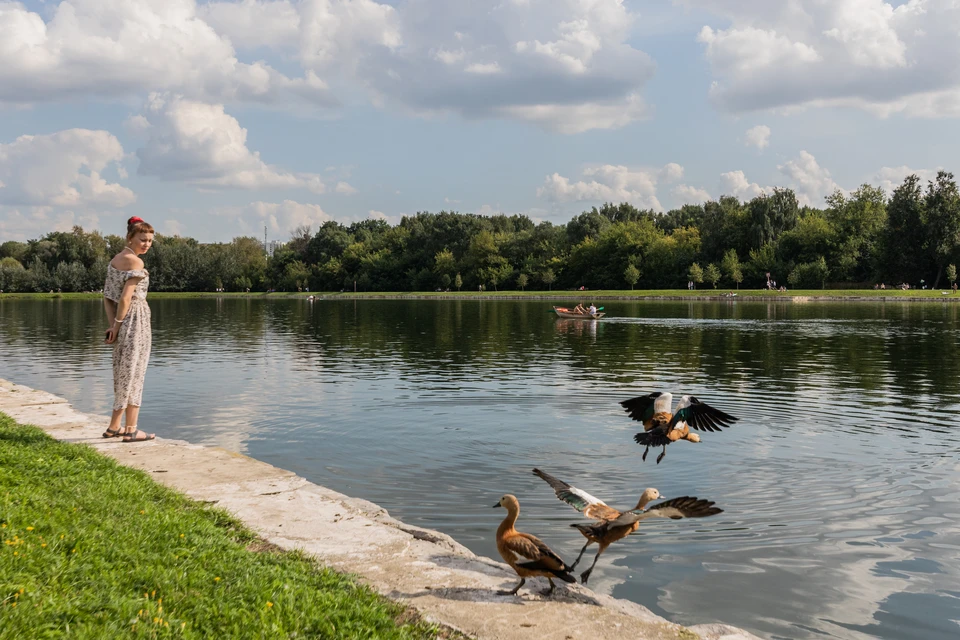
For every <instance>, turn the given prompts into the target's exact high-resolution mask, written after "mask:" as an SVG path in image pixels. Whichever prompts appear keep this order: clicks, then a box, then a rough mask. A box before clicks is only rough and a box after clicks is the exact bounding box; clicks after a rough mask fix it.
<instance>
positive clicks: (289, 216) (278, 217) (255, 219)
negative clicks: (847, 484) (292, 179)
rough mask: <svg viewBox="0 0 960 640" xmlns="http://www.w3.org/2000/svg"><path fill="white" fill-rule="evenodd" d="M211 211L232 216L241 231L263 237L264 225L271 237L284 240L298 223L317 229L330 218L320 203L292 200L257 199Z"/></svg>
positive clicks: (226, 216)
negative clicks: (265, 200) (246, 203)
mask: <svg viewBox="0 0 960 640" xmlns="http://www.w3.org/2000/svg"><path fill="white" fill-rule="evenodd" d="M213 213H214V215H217V216H221V217H225V218H230V219H232V220H233V221H234V223H235V224H236V225H237V228H238V230H239V231H240V232H241V233H244V234H248V235H254V236H256V237H261V236H262V234H263V227H264V226H266V227H267V230H268V231H269V233H270V236H271V238H273V239H274V240H276V239H281V240H286V239H287V238H288V237H289V236H290V234H291V233H292V232H293V231H294V230H295V229H296V228H297V227H300V226H309V227H310V228H311V229H313V230H314V231H316V230H317V229H318V228H319V227H320V225H322V224H323V223H324V222H327V221H328V220H332V219H333V217H332V216H330V215H328V214H327V213H326V212H325V211H324V210H323V208H322V207H321V206H320V205H317V204H309V203H302V202H297V201H295V200H283V201H282V202H263V201H260V200H258V201H255V202H251V203H250V204H248V205H245V206H240V207H220V208H218V209H216V210H214V211H213ZM234 235H237V234H234Z"/></svg>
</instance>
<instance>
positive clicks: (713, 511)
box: [608, 496, 723, 527]
mask: <svg viewBox="0 0 960 640" xmlns="http://www.w3.org/2000/svg"><path fill="white" fill-rule="evenodd" d="M715 504H716V503H715V502H711V501H710V500H701V499H700V498H696V497H690V496H684V497H682V498H673V499H672V500H667V501H666V502H661V503H660V504H655V505H653V506H652V507H650V508H649V509H647V510H645V511H643V510H639V509H634V510H633V511H627V512H625V513H624V514H623V515H621V516H620V517H619V518H617V519H616V520H611V521H610V522H609V523H608V524H609V526H611V527H621V526H626V525H631V524H633V523H634V522H640V521H641V520H646V519H647V518H670V519H671V520H680V519H681V518H706V517H707V516H715V515H717V514H718V513H723V509H720V508H719V507H715V506H713V505H715Z"/></svg>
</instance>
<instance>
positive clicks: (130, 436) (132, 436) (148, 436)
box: [123, 427, 157, 442]
mask: <svg viewBox="0 0 960 640" xmlns="http://www.w3.org/2000/svg"><path fill="white" fill-rule="evenodd" d="M140 436H143V437H140ZM156 437H157V436H156V435H155V434H152V433H147V432H146V431H140V430H139V429H137V428H136V427H134V428H133V431H130V432H128V433H125V434H123V441H124V442H145V441H147V440H153V439H154V438H156Z"/></svg>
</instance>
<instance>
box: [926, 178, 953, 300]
mask: <svg viewBox="0 0 960 640" xmlns="http://www.w3.org/2000/svg"><path fill="white" fill-rule="evenodd" d="M926 211H927V242H928V244H929V247H930V249H931V253H932V255H933V259H934V263H935V264H936V267H937V277H936V279H935V280H934V281H933V287H934V289H936V288H937V287H938V286H939V285H940V277H941V276H942V275H943V270H944V268H945V267H946V266H947V263H948V262H949V261H950V259H951V257H953V256H954V254H955V253H956V251H957V248H958V247H960V191H958V190H957V183H956V181H955V180H954V179H953V174H952V173H948V172H946V171H938V172H937V177H936V179H935V180H932V181H931V182H930V184H929V186H928V187H927V198H926Z"/></svg>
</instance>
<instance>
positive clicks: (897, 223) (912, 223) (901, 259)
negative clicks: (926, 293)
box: [883, 174, 932, 284]
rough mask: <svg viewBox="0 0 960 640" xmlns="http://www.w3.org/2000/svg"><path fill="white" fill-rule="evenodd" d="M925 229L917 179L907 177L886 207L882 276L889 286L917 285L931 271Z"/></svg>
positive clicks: (921, 196) (920, 192) (924, 210)
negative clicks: (908, 283) (914, 283)
mask: <svg viewBox="0 0 960 640" xmlns="http://www.w3.org/2000/svg"><path fill="white" fill-rule="evenodd" d="M925 228H926V205H925V202H924V198H923V189H922V187H921V186H920V178H919V177H918V176H917V175H916V174H911V175H909V176H907V177H906V178H904V180H903V183H902V184H901V185H900V186H899V187H897V188H896V189H894V190H893V195H892V196H891V198H890V202H889V204H888V205H887V225H886V228H885V231H884V234H883V235H884V247H883V255H884V260H883V263H884V267H883V273H884V276H885V278H889V279H890V281H891V282H892V283H897V284H899V283H901V282H917V281H918V280H920V278H921V277H923V275H922V274H924V273H927V272H928V269H930V268H932V261H931V260H930V258H929V254H928V253H927V251H926V244H927V238H926V233H925Z"/></svg>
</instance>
